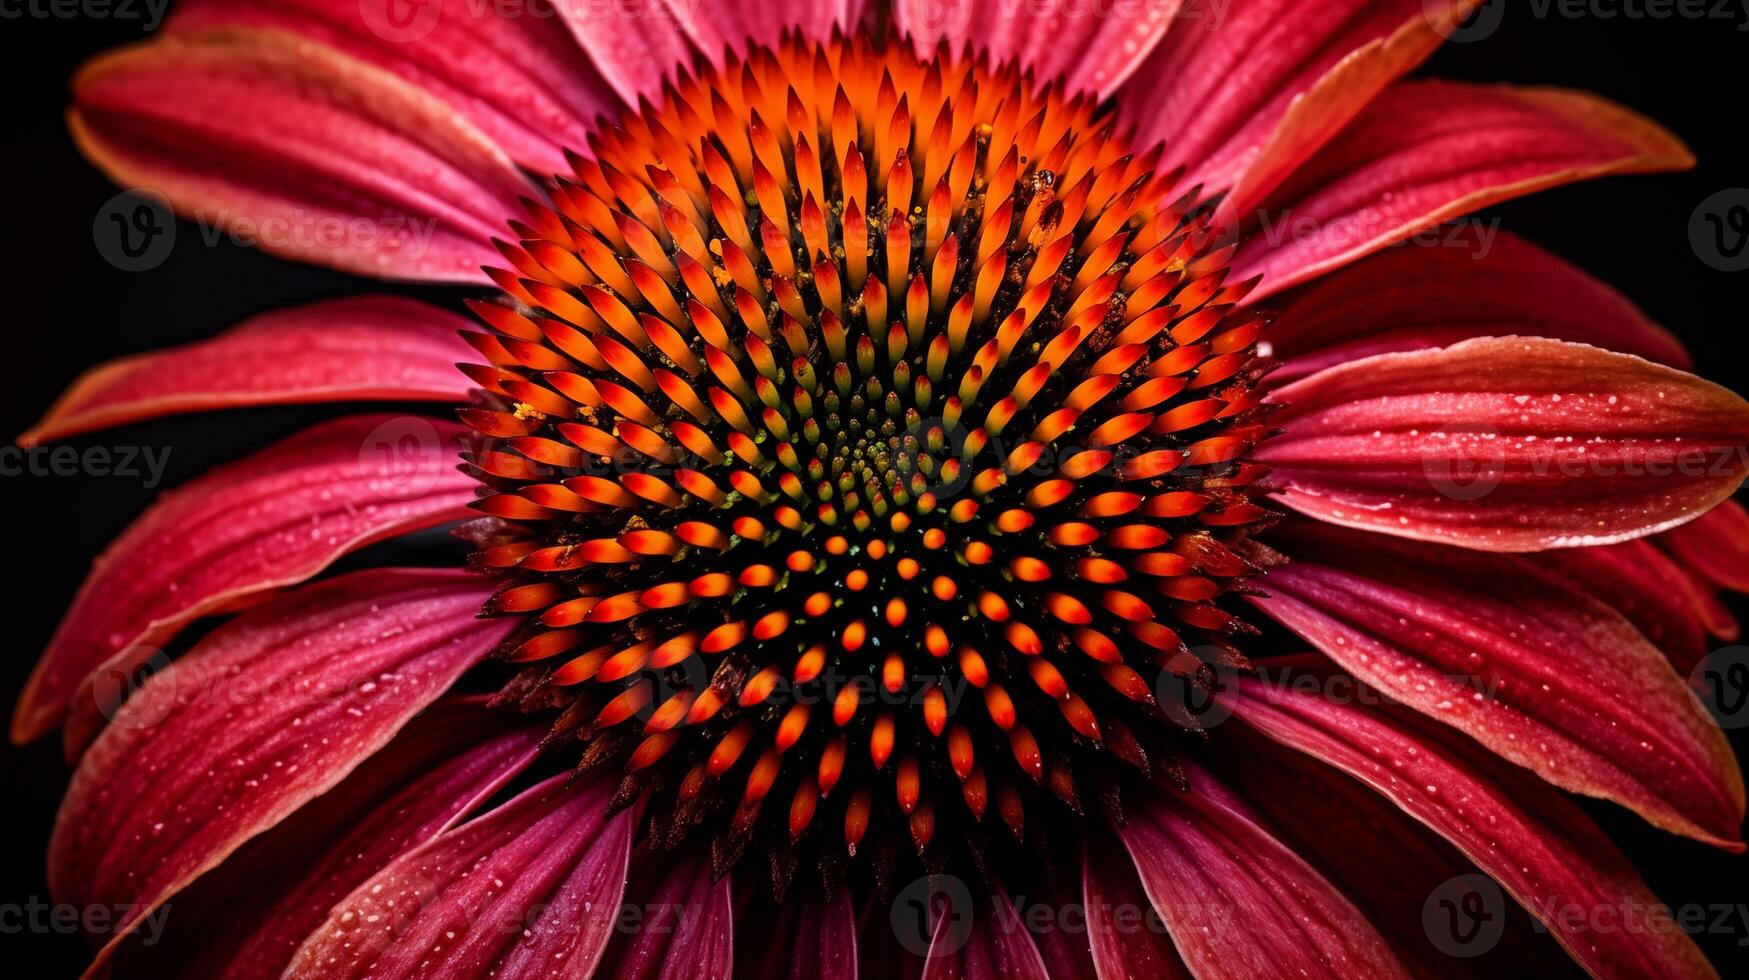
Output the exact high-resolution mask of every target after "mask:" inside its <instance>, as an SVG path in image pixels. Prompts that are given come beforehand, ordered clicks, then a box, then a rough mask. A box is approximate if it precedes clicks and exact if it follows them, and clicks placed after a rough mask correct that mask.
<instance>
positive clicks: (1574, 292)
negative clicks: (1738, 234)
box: [1267, 228, 1693, 384]
mask: <svg viewBox="0 0 1749 980" xmlns="http://www.w3.org/2000/svg"><path fill="white" fill-rule="evenodd" d="M1461 232H1462V237H1459V238H1456V239H1454V240H1451V241H1448V240H1447V238H1446V237H1445V236H1446V235H1447V234H1448V233H1445V232H1441V233H1440V234H1441V237H1440V239H1439V242H1438V244H1437V245H1436V244H1432V243H1429V244H1427V245H1426V246H1425V247H1416V246H1412V245H1405V246H1403V247H1401V248H1391V249H1386V250H1385V251H1383V252H1379V253H1378V254H1376V255H1372V256H1369V257H1367V258H1365V259H1362V260H1361V261H1359V262H1357V263H1355V264H1354V265H1351V266H1349V267H1347V268H1345V269H1341V270H1338V271H1337V272H1335V273H1332V274H1331V275H1329V276H1326V277H1324V278H1322V279H1319V280H1317V281H1315V282H1312V283H1310V284H1308V285H1306V286H1305V287H1303V288H1302V289H1300V290H1297V291H1295V292H1294V293H1293V294H1291V295H1290V296H1288V297H1284V298H1283V301H1282V302H1283V305H1282V307H1281V312H1280V315H1279V317H1278V318H1277V320H1276V321H1275V322H1274V323H1272V324H1271V325H1270V328H1269V333H1268V335H1267V340H1268V344H1269V346H1270V348H1271V353H1272V356H1273V357H1274V358H1276V359H1277V360H1279V361H1281V362H1282V366H1281V369H1280V370H1278V371H1275V372H1274V373H1272V374H1271V375H1270V376H1269V377H1270V381H1271V382H1272V383H1275V384H1285V383H1287V382H1289V381H1297V380H1299V379H1300V378H1304V377H1306V376H1308V375H1311V374H1314V373H1316V372H1318V371H1321V370H1323V369H1324V368H1327V367H1334V366H1335V365H1338V364H1341V363H1343V362H1345V361H1352V360H1358V359H1359V358H1362V357H1370V356H1372V355H1374V354H1387V353H1393V352H1396V351H1408V350H1422V349H1425V348H1428V347H1445V346H1449V345H1451V344H1455V343H1457V342H1458V341H1461V340H1469V339H1471V338H1473V337H1512V336H1523V337H1552V338H1554V339H1556V340H1571V341H1577V342H1579V343H1584V344H1591V345H1593V346H1595V347H1602V348H1605V349H1607V350H1613V351H1620V352H1622V353H1626V354H1637V355H1639V356H1640V357H1644V358H1646V359H1647V360H1652V361H1657V362H1659V363H1661V364H1669V365H1671V366H1673V367H1679V368H1684V369H1687V368H1690V367H1692V365H1693V359H1692V358H1690V357H1689V356H1688V352H1687V351H1686V350H1685V349H1683V346H1682V343H1681V342H1680V341H1678V340H1677V339H1676V338H1675V337H1673V336H1672V335H1671V334H1670V333H1669V332H1668V331H1666V330H1665V329H1664V328H1663V327H1660V326H1658V325H1657V324H1656V323H1653V322H1652V321H1651V320H1649V319H1647V317H1646V315H1645V314H1644V313H1641V312H1640V310H1639V308H1638V307H1636V306H1634V305H1633V304H1632V303H1630V302H1628V300H1627V298H1626V297H1624V296H1622V295H1621V294H1620V293H1617V292H1616V291H1615V290H1613V289H1611V288H1609V287H1608V286H1606V285H1604V284H1603V283H1601V282H1599V281H1597V280H1596V279H1593V278H1592V277H1591V276H1590V275H1588V274H1586V273H1585V272H1583V271H1581V270H1580V269H1578V268H1575V267H1574V266H1572V265H1569V264H1567V263H1566V262H1564V261H1562V260H1561V259H1559V258H1556V257H1555V256H1553V255H1551V254H1549V253H1548V252H1545V251H1543V250H1542V249H1540V248H1538V247H1536V246H1535V245H1532V244H1531V243H1529V242H1527V241H1525V240H1524V239H1522V238H1518V237H1516V236H1514V235H1511V234H1507V233H1504V232H1499V233H1497V234H1496V233H1495V232H1493V231H1491V230H1488V229H1481V228H1463V229H1461Z"/></svg>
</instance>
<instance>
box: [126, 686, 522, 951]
mask: <svg viewBox="0 0 1749 980" xmlns="http://www.w3.org/2000/svg"><path fill="white" fill-rule="evenodd" d="M516 721H520V718H519V716H518V715H516V714H515V713H514V712H504V711H489V710H487V709H486V708H484V706H483V705H481V704H480V703H478V702H474V701H465V700H460V701H456V702H451V703H447V704H446V703H443V702H439V703H438V704H436V705H433V706H432V707H431V708H429V709H427V710H426V712H425V713H424V714H422V715H420V716H419V717H418V718H415V719H413V721H411V722H409V723H408V724H407V727H406V728H403V729H402V730H401V733H400V734H399V735H397V736H396V737H395V740H394V741H393V742H390V743H389V744H388V745H386V746H384V747H383V749H382V751H380V752H378V753H377V754H376V755H374V756H372V757H371V758H369V759H368V760H366V761H365V762H364V763H363V764H361V765H360V766H359V767H358V768H357V769H356V770H354V771H353V772H352V774H351V775H350V776H348V777H346V780H345V781H344V782H342V783H341V784H340V785H338V786H336V787H335V788H334V789H332V790H329V791H328V792H327V793H325V794H323V795H322V796H320V797H317V798H316V799H314V800H311V801H310V802H309V803H307V804H305V805H304V807H303V809H301V810H299V811H297V812H296V813H294V814H292V815H291V816H290V817H288V818H286V819H285V820H284V821H283V822H281V823H280V824H279V826H277V827H275V828H273V830H271V831H269V832H267V833H265V834H262V835H261V836H260V837H257V838H255V839H254V840H252V841H250V842H249V843H248V844H245V845H244V846H243V847H242V848H240V849H238V851H237V852H236V853H235V854H233V855H231V857H229V858H228V859H226V861H225V862H224V863H223V864H222V865H220V866H219V867H218V868H217V869H215V870H214V871H212V872H210V873H209V874H208V875H207V876H205V877H203V878H202V879H201V880H200V881H199V882H197V883H196V884H194V885H192V886H190V888H189V889H188V890H186V891H184V892H183V893H182V894H180V895H178V896H177V898H176V901H175V903H174V904H175V908H176V914H175V915H174V916H170V917H168V918H167V919H166V921H165V925H166V927H167V931H166V934H165V936H164V937H163V938H162V939H161V940H159V939H158V938H157V937H148V938H149V939H153V940H155V941H154V942H152V943H150V944H147V943H133V944H130V945H128V946H125V947H123V948H122V949H121V950H120V951H119V952H118V954H117V959H118V965H117V969H116V972H117V973H119V974H121V975H124V976H136V975H137V976H170V975H175V976H177V977H179V978H182V980H194V978H205V977H210V978H214V980H217V978H221V977H223V978H231V980H244V978H260V980H270V978H274V977H278V976H279V975H280V973H281V971H283V970H284V969H285V967H286V964H287V963H288V962H289V961H290V960H291V956H292V954H293V953H294V952H296V951H297V948H298V944H299V943H300V942H302V941H303V938H304V937H305V936H307V935H308V934H309V933H310V930H312V929H314V928H316V927H317V926H318V925H321V924H322V921H323V920H324V919H326V918H327V916H328V910H329V909H330V908H332V907H333V906H334V904H335V903H336V902H338V901H340V900H341V899H342V898H345V897H346V895H347V894H348V893H349V892H351V891H352V890H353V889H354V888H356V887H358V886H359V885H360V884H362V883H363V882H364V881H365V880H366V879H368V878H370V877H371V876H372V875H374V874H376V873H377V872H378V871H380V870H382V868H383V867H384V866H386V865H387V864H388V863H389V862H390V861H391V860H393V859H394V858H395V857H396V856H397V855H399V854H401V853H403V852H405V851H407V850H410V849H411V848H413V847H416V846H418V845H420V844H423V843H424V842H425V841H427V840H429V839H431V838H432V837H435V836H437V835H438V834H439V833H441V832H443V831H444V830H447V829H448V828H449V827H450V826H451V825H453V824H454V823H455V822H456V821H458V820H460V819H461V817H462V816H464V815H465V814H467V813H469V812H471V811H473V810H474V809H476V808H477V807H479V806H480V805H482V804H484V803H485V802H486V800H487V799H488V798H489V797H490V796H492V795H493V794H494V793H496V792H497V791H498V790H499V789H500V788H502V787H503V785H504V783H505V782H507V781H508V780H509V779H511V778H512V777H513V776H515V775H516V774H517V773H519V772H521V771H522V770H523V769H524V768H526V767H527V766H528V764H529V763H530V762H531V761H533V759H534V758H535V756H536V754H537V752H538V744H539V742H540V739H541V736H542V735H543V734H544V732H545V729H544V728H542V727H540V726H538V725H534V726H531V725H527V724H522V725H520V726H518V727H507V724H506V723H507V722H516ZM288 856H295V859H294V860H289V861H288V860H287V857H288Z"/></svg>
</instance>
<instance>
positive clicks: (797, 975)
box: [735, 888, 857, 980]
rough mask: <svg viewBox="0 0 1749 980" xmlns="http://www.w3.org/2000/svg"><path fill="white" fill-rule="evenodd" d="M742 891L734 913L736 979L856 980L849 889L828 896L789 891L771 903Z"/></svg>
mask: <svg viewBox="0 0 1749 980" xmlns="http://www.w3.org/2000/svg"><path fill="white" fill-rule="evenodd" d="M749 891H750V890H749ZM747 893H748V892H747V891H742V892H741V893H740V894H741V895H742V896H743V897H742V898H741V899H740V900H739V901H738V903H737V904H738V906H739V907H738V908H737V909H736V918H735V935H737V936H739V937H740V938H741V942H740V944H739V945H740V946H741V957H740V961H739V962H737V963H736V964H735V976H736V977H737V978H738V980H755V978H757V980H856V977H857V969H856V947H857V941H856V910H855V909H854V908H852V907H851V904H850V890H849V889H848V888H839V889H837V890H835V891H834V892H833V893H832V897H831V898H830V899H828V898H826V897H824V896H823V895H820V894H817V893H816V894H809V895H804V896H796V895H793V894H792V896H791V897H790V899H789V900H788V901H786V902H784V903H783V904H781V905H779V906H777V907H776V908H773V907H772V903H771V900H770V899H769V898H767V897H765V895H763V894H761V895H760V896H759V897H758V898H757V899H754V900H747V899H746V898H745V897H744V896H745V895H746V894H747Z"/></svg>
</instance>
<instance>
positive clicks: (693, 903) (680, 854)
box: [600, 847, 735, 980]
mask: <svg viewBox="0 0 1749 980" xmlns="http://www.w3.org/2000/svg"><path fill="white" fill-rule="evenodd" d="M633 868H634V871H633V882H632V887H633V889H634V892H632V893H628V895H627V896H626V902H627V903H628V905H630V907H632V908H635V909H637V910H638V912H639V915H640V918H639V920H638V923H637V924H636V927H635V928H630V929H623V928H622V929H621V930H619V933H618V935H616V936H615V937H614V942H613V945H612V947H611V948H610V949H609V950H608V952H607V957H606V959H605V960H604V961H603V962H602V964H601V972H600V975H601V976H603V977H614V978H615V980H729V977H730V976H731V975H732V971H733V969H734V964H735V908H734V899H733V896H732V895H731V894H730V884H729V883H730V881H731V879H730V878H729V877H728V876H724V878H723V880H722V881H719V882H712V881H711V857H710V854H709V852H708V851H706V850H704V849H703V848H698V847H694V848H688V849H683V850H680V851H677V852H674V853H673V854H672V855H671V856H666V857H664V858H652V857H651V856H650V855H649V854H648V853H647V852H640V853H639V854H638V855H637V857H636V858H635V859H634V860H633Z"/></svg>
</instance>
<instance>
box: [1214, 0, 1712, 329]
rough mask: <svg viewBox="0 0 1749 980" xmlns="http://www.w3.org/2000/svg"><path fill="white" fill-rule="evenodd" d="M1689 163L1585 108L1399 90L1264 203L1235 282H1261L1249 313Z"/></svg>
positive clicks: (1545, 96)
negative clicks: (1496, 212) (1526, 204)
mask: <svg viewBox="0 0 1749 980" xmlns="http://www.w3.org/2000/svg"><path fill="white" fill-rule="evenodd" d="M1320 16H1321V14H1320ZM1693 162H1694V158H1693V157H1692V156H1691V155H1690V154H1689V152H1688V150H1687V148H1686V147H1684V146H1683V145H1682V144H1681V143H1680V142H1679V141H1677V139H1676V138H1675V137H1673V136H1671V135H1670V134H1669V133H1668V132H1666V131H1664V130H1663V129H1661V128H1659V127H1658V126H1657V125H1656V124H1655V123H1652V122H1651V121H1649V120H1647V119H1645V118H1643V117H1641V116H1638V115H1635V114H1634V113H1632V112H1629V111H1628V110H1626V109H1623V108H1621V107H1620V106H1616V105H1613V104H1611V103H1608V102H1605V101H1603V100H1601V99H1598V98H1596V97H1594V96H1590V95H1585V94H1581V93H1577V92H1568V91H1561V90H1555V89H1530V88H1524V89H1518V88H1509V87H1504V86H1479V85H1464V84H1459V83H1454V82H1432V81H1417V82H1402V83H1399V84H1397V85H1395V86H1393V87H1392V88H1390V89H1387V90H1386V91H1385V92H1384V94H1382V95H1381V96H1379V98H1378V99H1377V100H1376V101H1374V102H1373V103H1372V104H1371V105H1369V106H1368V107H1367V108H1366V110H1365V111H1364V112H1362V113H1361V114H1360V116H1359V117H1358V118H1356V119H1355V121H1354V123H1353V124H1352V125H1351V126H1349V128H1348V129H1346V130H1344V131H1343V133H1342V134H1341V135H1340V136H1338V137H1337V138H1336V139H1335V141H1333V142H1332V143H1331V144H1330V145H1329V146H1327V147H1325V148H1324V149H1323V150H1322V151H1320V152H1319V153H1318V154H1316V155H1315V156H1314V157H1313V159H1312V161H1311V162H1310V163H1309V164H1308V165H1307V166H1306V167H1305V168H1303V169H1302V170H1300V171H1299V172H1297V173H1296V174H1295V175H1294V176H1293V178H1292V179H1291V180H1289V181H1288V182H1287V183H1286V184H1284V185H1282V187H1281V189H1280V190H1279V191H1277V192H1276V193H1275V194H1273V195H1271V197H1270V200H1269V202H1268V203H1267V204H1266V205H1265V206H1264V207H1263V209H1262V210H1261V211H1260V213H1259V217H1261V218H1262V219H1263V227H1262V228H1261V229H1259V232H1258V234H1257V235H1256V236H1254V237H1253V238H1251V240H1249V241H1248V242H1246V243H1245V244H1244V245H1243V246H1242V247H1241V248H1240V250H1239V254H1238V256H1237V257H1236V258H1235V259H1234V263H1233V266H1234V276H1235V277H1236V278H1238V279H1245V278H1249V277H1251V276H1254V275H1262V276H1263V277H1264V279H1263V284H1262V285H1261V286H1259V287H1258V289H1257V291H1256V292H1254V293H1252V294H1251V297H1250V298H1251V300H1252V301H1253V302H1255V301H1256V300H1257V299H1260V298H1262V297H1263V296H1266V295H1270V294H1273V293H1277V292H1280V291H1281V290H1283V289H1286V288H1288V287H1289V286H1295V285H1298V284H1300V283H1302V282H1306V281H1307V280H1309V279H1313V278H1315V277H1317V276H1320V275H1323V274H1324V273H1326V272H1330V271H1332V270H1334V269H1336V268H1339V267H1341V266H1343V265H1347V264H1348V263H1350V262H1353V261H1355V260H1356V259H1359V258H1361V257H1362V256H1364V255H1368V254H1370V253H1372V252H1376V251H1378V250H1379V249H1381V248H1384V247H1385V246H1387V245H1390V244H1392V243H1394V242H1398V241H1402V240H1403V239H1405V238H1408V237H1410V236H1412V235H1414V234H1416V233H1418V232H1420V231H1423V230H1425V229H1428V228H1432V227H1433V226H1435V225H1437V224H1439V223H1440V222H1443V221H1447V220H1450V219H1452V218H1457V217H1461V216H1463V215H1466V214H1469V213H1471V212H1473V211H1476V210H1477V209H1479V208H1483V207H1486V206H1488V205H1490V204H1493V203H1496V202H1498V201H1504V200H1507V199H1509V198H1514V197H1521V196H1523V195H1525V194H1529V193H1532V192H1535V191H1539V190H1543V189H1545V188H1548V187H1554V186H1557V185H1560V184H1567V183H1571V182H1573V181H1576V180H1584V179H1586V178H1590V177H1598V176H1602V175H1604V174H1618V173H1635V172H1644V171H1654V170H1672V169H1685V168H1687V167H1689V166H1691V165H1692V164H1693ZM1243 217H1244V218H1245V220H1246V221H1247V222H1250V221H1251V220H1252V216H1251V214H1250V212H1249V211H1247V212H1246V213H1245V214H1244V215H1243Z"/></svg>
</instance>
